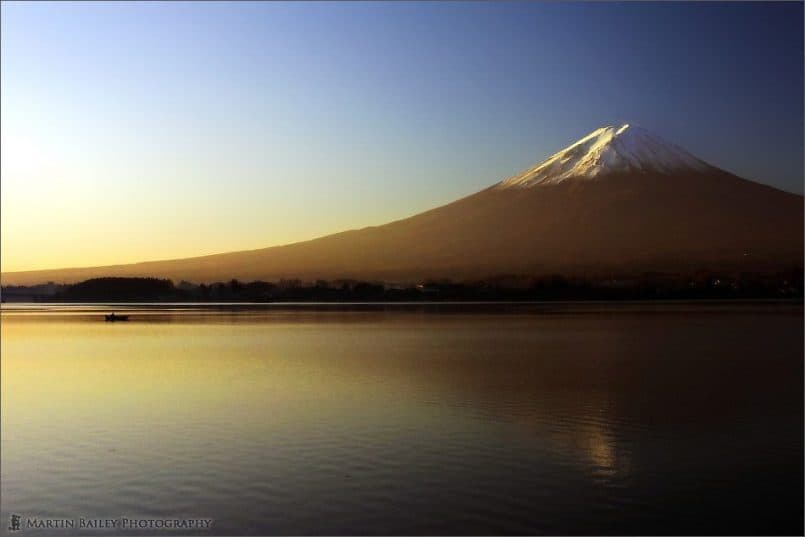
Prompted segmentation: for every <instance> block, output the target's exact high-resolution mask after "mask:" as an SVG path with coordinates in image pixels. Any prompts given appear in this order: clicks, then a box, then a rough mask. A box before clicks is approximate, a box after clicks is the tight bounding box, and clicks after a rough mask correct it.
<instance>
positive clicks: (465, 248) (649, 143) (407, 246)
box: [2, 125, 803, 285]
mask: <svg viewBox="0 0 805 537" xmlns="http://www.w3.org/2000/svg"><path fill="white" fill-rule="evenodd" d="M802 260H803V197H802V196H800V195H796V194H791V193H787V192H783V191H780V190H777V189H775V188H772V187H770V186H766V185H762V184H759V183H755V182H752V181H748V180H746V179H742V178H740V177H737V176H735V175H733V174H731V173H729V172H727V171H724V170H722V169H719V168H717V167H715V166H712V165H710V164H708V163H706V162H704V161H702V160H700V159H699V158H697V157H695V156H694V155H692V154H690V153H688V152H687V151H685V150H684V149H681V148H680V147H677V146H676V145H673V144H671V143H669V142H666V141H664V140H662V139H661V138H659V137H658V136H656V135H654V134H652V133H650V132H648V131H647V130H645V129H642V128H639V127H634V126H630V125H621V126H607V127H602V128H599V129H596V130H595V131H593V132H591V133H590V134H588V135H587V136H585V137H583V138H581V139H580V140H578V141H577V142H575V143H573V144H571V145H569V146H568V147H566V148H565V149H562V150H561V151H559V152H557V153H556V154H554V155H552V156H550V157H549V158H547V159H545V160H543V161H542V162H540V163H539V164H537V165H536V166H534V167H532V168H530V169H528V170H526V171H524V172H523V173H521V174H518V175H516V176H513V177H510V178H507V179H505V180H503V181H500V182H498V183H496V184H494V185H492V186H490V187H489V188H486V189H484V190H482V191H480V192H477V193H475V194H472V195H470V196H467V197H465V198H462V199H459V200H457V201H454V202H452V203H450V204H448V205H444V206H441V207H438V208H435V209H432V210H429V211H426V212H423V213H420V214H417V215H415V216H412V217H409V218H405V219H402V220H398V221H394V222H391V223H388V224H385V225H381V226H375V227H368V228H364V229H358V230H352V231H345V232H342V233H336V234H334V235H328V236H325V237H321V238H318V239H314V240H310V241H305V242H298V243H294V244H289V245H285V246H274V247H270V248H263V249H259V250H250V251H241V252H232V253H225V254H217V255H210V256H205V257H195V258H187V259H176V260H168V261H152V262H144V263H136V264H129V265H114V266H105V267H90V268H71V269H59V270H44V271H28V272H9V273H4V274H3V275H2V281H3V285H29V284H35V283H42V282H46V281H55V282H66V283H69V282H74V281H80V280H84V279H88V278H93V277H100V276H156V277H163V278H171V279H173V280H175V281H179V280H183V279H184V280H190V281H195V282H210V281H221V280H229V279H231V278H237V279H240V280H257V279H260V280H276V279H280V278H302V279H316V278H323V279H337V278H355V279H364V280H367V279H378V280H387V281H416V280H421V279H426V278H451V279H469V278H484V277H489V276H494V275H500V274H519V275H543V274H549V273H561V274H566V275H574V274H582V273H583V274H586V275H591V274H595V273H601V274H605V273H612V272H618V273H635V274H636V273H641V272H646V271H664V272H671V271H695V270H740V271H773V270H779V269H790V268H791V267H793V266H801V264H802Z"/></svg>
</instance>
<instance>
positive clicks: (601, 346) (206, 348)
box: [2, 305, 802, 534]
mask: <svg viewBox="0 0 805 537" xmlns="http://www.w3.org/2000/svg"><path fill="white" fill-rule="evenodd" d="M590 308H592V309H584V307H581V308H579V309H578V310H577V311H576V314H574V313H573V310H572V309H571V310H570V311H568V310H566V309H565V310H562V309H560V310H550V309H549V310H545V309H542V310H536V311H515V312H512V311H503V312H501V311H496V312H489V311H484V310H480V311H476V312H475V313H473V314H467V313H466V312H464V313H463V314H456V313H455V312H445V311H443V310H437V311H431V310H428V309H427V308H424V309H422V308H420V309H415V310H413V311H399V310H394V309H391V310H380V311H378V310H372V309H358V310H349V311H340V310H338V309H333V308H324V309H319V310H315V311H307V310H304V309H274V310H271V311H265V310H260V309H254V310H250V311H246V312H242V311H239V310H238V311H230V310H227V311H223V312H220V311H219V312H210V311H206V310H202V311H195V310H192V311H191V312H189V313H187V312H183V311H171V312H169V313H166V312H165V311H162V310H159V309H151V310H143V309H141V310H138V311H137V312H136V315H135V314H134V313H133V314H132V322H130V323H121V324H114V325H111V324H109V323H103V322H102V321H98V316H97V313H96V312H94V311H86V310H77V311H70V312H68V313H69V315H62V314H61V313H59V312H56V313H53V312H51V313H47V314H42V313H40V312H36V311H27V312H24V313H21V314H9V313H8V312H4V313H3V317H2V356H3V360H2V405H3V415H2V427H3V430H2V433H3V444H2V457H3V462H4V464H3V476H2V477H3V479H2V492H3V499H4V502H3V513H4V516H5V515H6V514H7V513H6V510H8V509H14V510H16V511H15V512H23V513H41V514H47V515H49V516H77V515H80V514H88V515H93V516H120V515H123V514H128V515H139V516H199V517H212V518H215V519H216V526H215V532H218V533H284V534H285V533H297V534H298V533H312V534H316V533H321V534H338V533H349V534H355V533H359V534H360V533H598V532H612V533H631V532H638V533H640V532H650V533H656V532H658V531H659V530H660V529H662V531H670V532H682V533H684V532H686V531H691V530H694V531H698V532H704V533H707V532H708V530H713V531H716V530H718V531H716V532H721V533H744V532H747V531H749V532H752V531H760V532H762V533H769V532H770V529H769V520H774V521H775V522H774V524H776V525H777V526H776V527H778V528H780V529H782V530H785V529H797V528H801V523H802V460H801V454H802V405H801V400H802V387H801V378H802V361H801V356H802V316H801V312H800V310H799V307H798V306H793V307H790V306H779V305H776V306H758V305H755V306H742V307H732V309H729V308H720V309H719V310H718V311H715V312H714V311H712V310H707V309H706V308H704V309H702V310H701V311H698V312H697V311H695V308H693V307H692V306H690V305H683V306H679V307H677V309H674V307H672V306H664V307H662V308H657V307H654V306H651V307H642V308H641V309H638V310H635V309H630V307H625V308H624V309H623V310H618V309H617V308H616V307H613V306H605V307H604V306H600V305H598V306H591V307H590ZM647 308H648V310H649V311H647ZM692 308H693V311H692V310H691V309H692ZM750 505H751V509H750V508H748V507H747V506H750ZM741 506H743V509H738V510H737V511H736V508H737V507H741Z"/></svg>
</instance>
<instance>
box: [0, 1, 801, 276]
mask: <svg viewBox="0 0 805 537" xmlns="http://www.w3.org/2000/svg"><path fill="white" fill-rule="evenodd" d="M802 20H803V4H802V3H787V4H780V3H757V4H754V3H741V4H726V3H711V4H696V3H679V4H657V3H653V4H641V3H620V4H559V3H511V4H508V3H494V4H493V3H480V2H476V3H458V2H443V3H430V4H423V3H388V2H381V3H352V4H347V3H321V4H315V3H295V4H280V3H260V2H253V3H211V2H203V3H191V2H176V3H148V2H146V3H136V4H134V3H132V4H125V3H100V2H97V3H96V2H88V3H66V2H64V3H63V2H58V3H51V4H48V3H38V2H32V3H14V2H3V3H2V213H0V214H1V216H0V223H1V224H2V229H1V230H0V232H1V233H2V270H3V271H13V270H28V269H40V268H57V267H66V266H89V265H99V264H111V263H123V262H133V261H142V260H151V259H166V258H176V257H188V256H194V255H201V254H207V253H216V252H226V251H233V250H240V249H250V248H259V247H264V246H270V245H275V244H282V243H287V242H292V241H297V240H303V239H308V238H313V237H316V236H319V235H323V234H328V233H331V232H336V231H341V230H344V229H348V228H354V227H364V226H367V225H376V224H381V223H384V222H387V221H389V220H393V219H397V218H400V217H404V216H408V215H411V214H414V213H417V212H420V211H422V210H425V209H428V208H431V207H434V206H437V205H440V204H443V203H445V202H449V201H452V200H453V199H456V198H458V197H461V196H464V195H467V194H470V193H472V192H474V191H477V190H479V189H481V188H484V187H486V186H488V185H490V184H492V183H494V182H496V181H498V180H500V179H503V178H505V177H506V176H509V175H512V174H514V173H516V172H518V171H520V170H522V169H524V168H526V167H528V166H530V165H532V164H534V163H536V162H538V161H540V160H542V159H543V158H545V157H547V156H548V155H550V154H551V153H553V152H555V151H556V150H558V149H560V148H562V147H564V146H565V145H567V144H568V143H570V142H572V141H574V140H575V139H577V138H580V137H581V136H583V135H584V134H586V133H588V132H589V131H592V130H593V129H595V128H597V127H599V126H601V125H604V124H614V123H622V122H625V121H629V122H633V123H637V124H639V125H642V126H643V127H646V128H648V129H650V130H652V131H653V132H655V133H657V134H659V135H660V136H663V137H665V138H666V139H668V140H670V141H672V142H675V143H677V144H679V145H681V146H683V147H685V148H686V149H688V150H689V151H691V152H693V153H694V154H696V155H698V156H700V157H701V158H704V159H705V160H707V161H709V162H711V163H712V164H715V165H717V166H720V167H722V168H725V169H727V170H730V171H732V172H734V173H737V174H738V175H741V176H743V177H746V178H750V179H753V180H756V181H759V182H764V183H768V184H770V185H773V186H776V187H778V188H781V189H785V190H789V191H793V192H797V193H802V190H803V177H802V175H803V149H802V147H803V100H802V99H803V98H802V96H803V25H802Z"/></svg>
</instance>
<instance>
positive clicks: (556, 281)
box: [1, 268, 803, 302]
mask: <svg viewBox="0 0 805 537" xmlns="http://www.w3.org/2000/svg"><path fill="white" fill-rule="evenodd" d="M1 292H2V299H3V301H29V302H30V301H48V302H318V301H320V302H362V301H366V302H380V301H387V302H395V301H440V300H481V301H494V300H640V299H644V300H645V299H720V298H724V299H727V298H745V299H748V298H800V299H801V298H802V297H803V273H802V268H792V269H791V270H789V271H783V272H777V273H773V274H768V273H745V272H744V273H717V272H711V271H700V272H697V273H694V274H687V275H682V274H664V273H644V274H641V275H639V276H620V277H618V276H610V277H607V278H583V277H566V276H561V275H547V276H541V277H527V276H517V275H504V276H497V277H493V278H487V279H483V280H476V281H467V282H452V281H450V280H426V281H423V282H419V283H405V284H400V283H388V282H368V281H358V280H346V279H342V280H332V281H326V280H317V281H313V282H302V281H301V280H294V279H287V280H280V281H277V282H265V281H252V282H241V281H239V280H236V279H232V280H229V281H228V282H215V283H209V284H206V283H202V284H196V283H192V282H187V281H181V282H179V283H178V284H174V282H172V281H171V280H168V279H158V278H93V279H90V280H86V281H83V282H80V283H75V284H70V285H59V284H54V283H49V284H44V285H38V286H30V287H25V286H6V287H2V290H1Z"/></svg>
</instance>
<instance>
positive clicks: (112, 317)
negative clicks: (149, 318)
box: [104, 313, 129, 323]
mask: <svg viewBox="0 0 805 537" xmlns="http://www.w3.org/2000/svg"><path fill="white" fill-rule="evenodd" d="M104 317H105V318H106V322H107V323H112V322H115V321H128V320H129V316H128V315H115V314H114V313H112V314H110V315H104Z"/></svg>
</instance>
